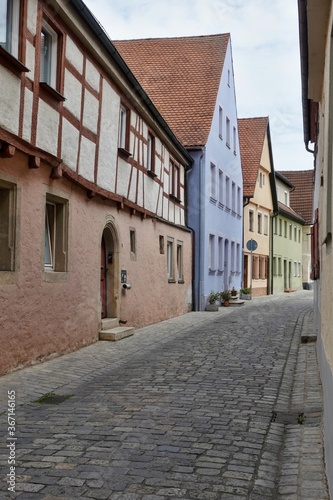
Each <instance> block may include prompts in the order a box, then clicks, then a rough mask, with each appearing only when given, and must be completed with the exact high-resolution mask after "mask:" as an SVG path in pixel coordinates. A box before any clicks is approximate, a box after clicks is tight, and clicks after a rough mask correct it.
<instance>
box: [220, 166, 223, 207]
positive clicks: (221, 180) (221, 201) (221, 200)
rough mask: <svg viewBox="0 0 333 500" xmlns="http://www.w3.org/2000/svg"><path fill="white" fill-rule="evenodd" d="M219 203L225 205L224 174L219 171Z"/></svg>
mask: <svg viewBox="0 0 333 500" xmlns="http://www.w3.org/2000/svg"><path fill="white" fill-rule="evenodd" d="M219 203H221V205H223V172H222V170H219Z"/></svg>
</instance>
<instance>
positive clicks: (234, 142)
mask: <svg viewBox="0 0 333 500" xmlns="http://www.w3.org/2000/svg"><path fill="white" fill-rule="evenodd" d="M232 137H233V145H234V155H235V154H236V151H237V136H236V127H233V130H232Z"/></svg>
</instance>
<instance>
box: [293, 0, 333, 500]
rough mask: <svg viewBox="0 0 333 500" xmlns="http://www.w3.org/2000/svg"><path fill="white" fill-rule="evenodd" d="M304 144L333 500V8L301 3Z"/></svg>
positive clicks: (312, 0)
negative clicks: (309, 162) (310, 170)
mask: <svg viewBox="0 0 333 500" xmlns="http://www.w3.org/2000/svg"><path fill="white" fill-rule="evenodd" d="M299 21H300V51H301V69H302V100H303V102H302V104H303V124H304V142H305V147H306V149H307V150H308V151H309V152H310V153H311V154H313V155H314V198H313V228H312V230H311V233H312V278H313V279H314V311H315V327H316V329H317V334H318V335H317V351H318V360H319V366H320V373H321V380H322V384H323V395H324V438H325V442H324V444H325V462H326V474H327V478H328V482H329V489H330V494H331V496H332V495H333V419H332V415H333V328H332V325H333V307H332V283H333V238H332V234H333V154H332V146H333V133H332V130H333V94H332V84H333V78H332V74H333V39H332V28H333V2H332V0H322V1H320V2H318V1H317V0H307V2H304V1H299Z"/></svg>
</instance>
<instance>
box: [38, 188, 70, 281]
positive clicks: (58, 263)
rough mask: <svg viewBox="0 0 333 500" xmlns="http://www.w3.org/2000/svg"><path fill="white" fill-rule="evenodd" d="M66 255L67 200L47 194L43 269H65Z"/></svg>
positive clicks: (63, 270) (57, 270)
mask: <svg viewBox="0 0 333 500" xmlns="http://www.w3.org/2000/svg"><path fill="white" fill-rule="evenodd" d="M67 255H68V200H65V199H62V198H59V197H56V196H53V195H50V194H47V195H46V203H45V244H44V269H45V271H56V272H65V271H67V265H68V262H67V261H68V258H67Z"/></svg>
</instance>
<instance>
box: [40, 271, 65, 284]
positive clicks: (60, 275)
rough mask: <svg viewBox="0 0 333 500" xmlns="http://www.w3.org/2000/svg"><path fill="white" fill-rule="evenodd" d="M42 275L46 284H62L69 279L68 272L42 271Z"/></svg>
mask: <svg viewBox="0 0 333 500" xmlns="http://www.w3.org/2000/svg"><path fill="white" fill-rule="evenodd" d="M43 275H44V276H43V277H44V281H45V282H46V283H63V282H65V281H68V278H69V275H68V272H66V271H62V272H57V271H48V270H46V269H44V272H43Z"/></svg>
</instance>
